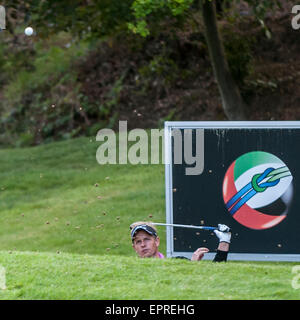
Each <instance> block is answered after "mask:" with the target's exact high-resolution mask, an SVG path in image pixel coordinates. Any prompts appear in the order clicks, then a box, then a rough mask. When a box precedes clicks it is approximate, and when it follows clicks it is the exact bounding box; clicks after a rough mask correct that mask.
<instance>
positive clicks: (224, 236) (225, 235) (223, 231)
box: [214, 224, 231, 243]
mask: <svg viewBox="0 0 300 320" xmlns="http://www.w3.org/2000/svg"><path fill="white" fill-rule="evenodd" d="M214 233H215V234H216V236H217V237H218V238H219V242H227V243H230V240H231V232H230V228H229V227H228V226H226V224H218V230H214Z"/></svg>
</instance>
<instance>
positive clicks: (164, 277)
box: [0, 138, 300, 300]
mask: <svg viewBox="0 0 300 320" xmlns="http://www.w3.org/2000/svg"><path fill="white" fill-rule="evenodd" d="M98 146H99V143H98V142H96V141H95V139H94V138H79V139H74V140H72V141H63V142H56V143H51V144H45V145H42V146H38V147H33V148H24V149H6V150H0V213H1V214H0V267H1V268H0V273H1V272H2V271H3V270H5V276H6V277H5V283H6V289H4V290H3V289H0V299H174V300H180V299H299V298H300V291H299V290H297V289H293V287H292V281H293V279H294V281H295V279H296V280H297V278H295V277H297V275H296V274H294V273H292V267H293V266H294V265H296V264H295V263H270V262H269V263H264V262H260V263H258V262H256V263H254V262H233V261H228V262H227V263H220V264H215V263H212V262H210V261H202V262H192V261H186V260H181V259H165V260H160V259H138V258H137V257H136V255H135V253H134V251H133V250H132V248H131V243H130V237H129V224H130V223H132V222H133V221H135V220H153V221H164V219H165V196H164V167H163V165H130V164H128V165H104V166H100V165H99V164H98V163H97V161H96V151H97V148H98ZM164 231H165V230H164V228H163V227H161V228H160V233H161V238H162V246H161V251H162V252H165V233H164ZM3 268H4V269H3ZM1 270H2V271H1ZM2 275H3V273H2ZM0 278H1V277H0ZM1 279H2V280H3V278H1ZM1 279H0V280H1ZM0 282H1V281H0ZM132 287H134V290H129V288H132Z"/></svg>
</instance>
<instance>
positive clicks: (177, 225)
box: [152, 222, 218, 230]
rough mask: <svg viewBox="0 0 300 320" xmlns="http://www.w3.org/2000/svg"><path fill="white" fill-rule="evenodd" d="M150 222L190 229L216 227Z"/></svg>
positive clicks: (157, 224) (212, 228)
mask: <svg viewBox="0 0 300 320" xmlns="http://www.w3.org/2000/svg"><path fill="white" fill-rule="evenodd" d="M152 224H154V225H156V226H166V227H178V228H191V229H202V230H217V229H218V228H216V227H206V226H193V225H187V224H172V223H155V222H152Z"/></svg>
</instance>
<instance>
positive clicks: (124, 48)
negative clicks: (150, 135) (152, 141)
mask: <svg viewBox="0 0 300 320" xmlns="http://www.w3.org/2000/svg"><path fill="white" fill-rule="evenodd" d="M290 5H291V4H289V5H286V6H285V7H284V8H283V9H281V10H278V11H276V12H270V13H269V14H268V15H267V17H266V19H265V26H266V28H263V27H262V25H261V24H260V23H259V22H258V20H257V19H256V18H255V17H254V16H253V15H252V14H251V12H250V11H249V10H244V9H243V10H242V9H240V11H238V10H237V11H235V14H229V13H228V14H224V15H223V16H221V17H220V19H219V27H220V32H221V35H222V38H223V40H224V41H223V42H224V45H225V52H226V56H227V59H228V62H229V66H230V69H231V71H232V74H233V76H234V78H235V80H236V82H237V84H238V86H239V88H240V91H241V94H242V96H243V98H244V100H245V102H246V103H247V106H248V107H247V117H248V120H298V119H299V118H300V107H299V102H300V93H299V92H300V90H299V85H300V83H299V77H300V63H299V61H298V59H297V58H298V53H299V49H300V43H299V41H298V37H299V30H293V28H292V26H291V18H292V15H291V14H290V9H291V8H290ZM236 12H239V13H240V14H236ZM193 19H194V20H193ZM152 29H153V30H152V33H151V36H148V37H147V38H143V37H141V36H138V35H135V34H133V33H130V32H129V31H128V30H127V29H126V30H123V31H122V32H120V33H118V34H116V35H114V36H112V37H109V38H97V39H92V40H91V39H76V38H73V37H72V36H71V35H70V34H69V33H66V32H61V33H57V34H53V35H52V36H51V37H50V38H46V39H45V38H42V37H39V34H37V35H36V36H35V37H32V38H28V37H26V36H25V35H24V34H23V33H22V32H18V33H16V34H15V35H14V36H13V37H12V36H11V35H10V34H9V33H6V34H5V33H4V32H3V33H2V34H1V37H2V38H1V39H2V42H1V45H0V67H1V70H2V71H3V72H2V73H1V75H0V145H3V146H8V145H10V146H29V145H38V144H41V143H44V142H50V141H53V140H62V139H69V138H74V137H78V136H82V135H84V136H95V135H96V133H97V131H98V130H99V129H101V128H107V127H108V128H115V129H118V121H119V120H127V121H128V129H132V128H137V127H139V128H157V127H162V126H163V122H164V121H166V120H202V121H211V120H214V121H219V120H230V119H227V118H226V116H225V114H224V112H223V109H222V105H221V99H220V94H219V91H218V87H217V84H216V81H215V79H214V76H213V72H212V67H211V63H210V59H209V56H208V50H207V46H206V42H205V37H204V32H203V30H204V29H203V25H202V22H201V19H200V17H199V16H195V17H191V18H190V20H189V19H188V20H184V22H181V23H180V22H178V21H177V20H174V21H173V20H170V21H167V22H166V23H162V24H160V25H158V26H153V27H152Z"/></svg>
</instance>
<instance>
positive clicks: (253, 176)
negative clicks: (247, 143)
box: [223, 151, 293, 230]
mask: <svg viewBox="0 0 300 320" xmlns="http://www.w3.org/2000/svg"><path fill="white" fill-rule="evenodd" d="M292 180H293V177H292V174H291V172H290V170H289V168H288V167H287V166H286V164H285V163H284V162H283V161H282V160H280V159H279V158H278V157H276V156H274V155H273V154H271V153H267V152H262V151H253V152H249V153H246V154H243V155H242V156H240V157H239V158H238V159H236V160H235V161H234V162H233V163H232V164H231V165H230V166H229V168H228V170H227V172H226V174H225V177H224V180H223V199H224V203H225V206H226V208H227V210H228V212H229V213H230V214H231V215H232V217H233V218H234V219H235V220H236V221H237V222H239V223H240V224H242V225H244V226H245V227H248V228H250V229H256V230H262V229H268V228H271V227H274V226H276V225H277V224H279V223H280V222H282V221H283V220H284V219H285V218H286V216H287V213H288V211H289V207H290V205H291V201H292V198H293V184H292Z"/></svg>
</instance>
